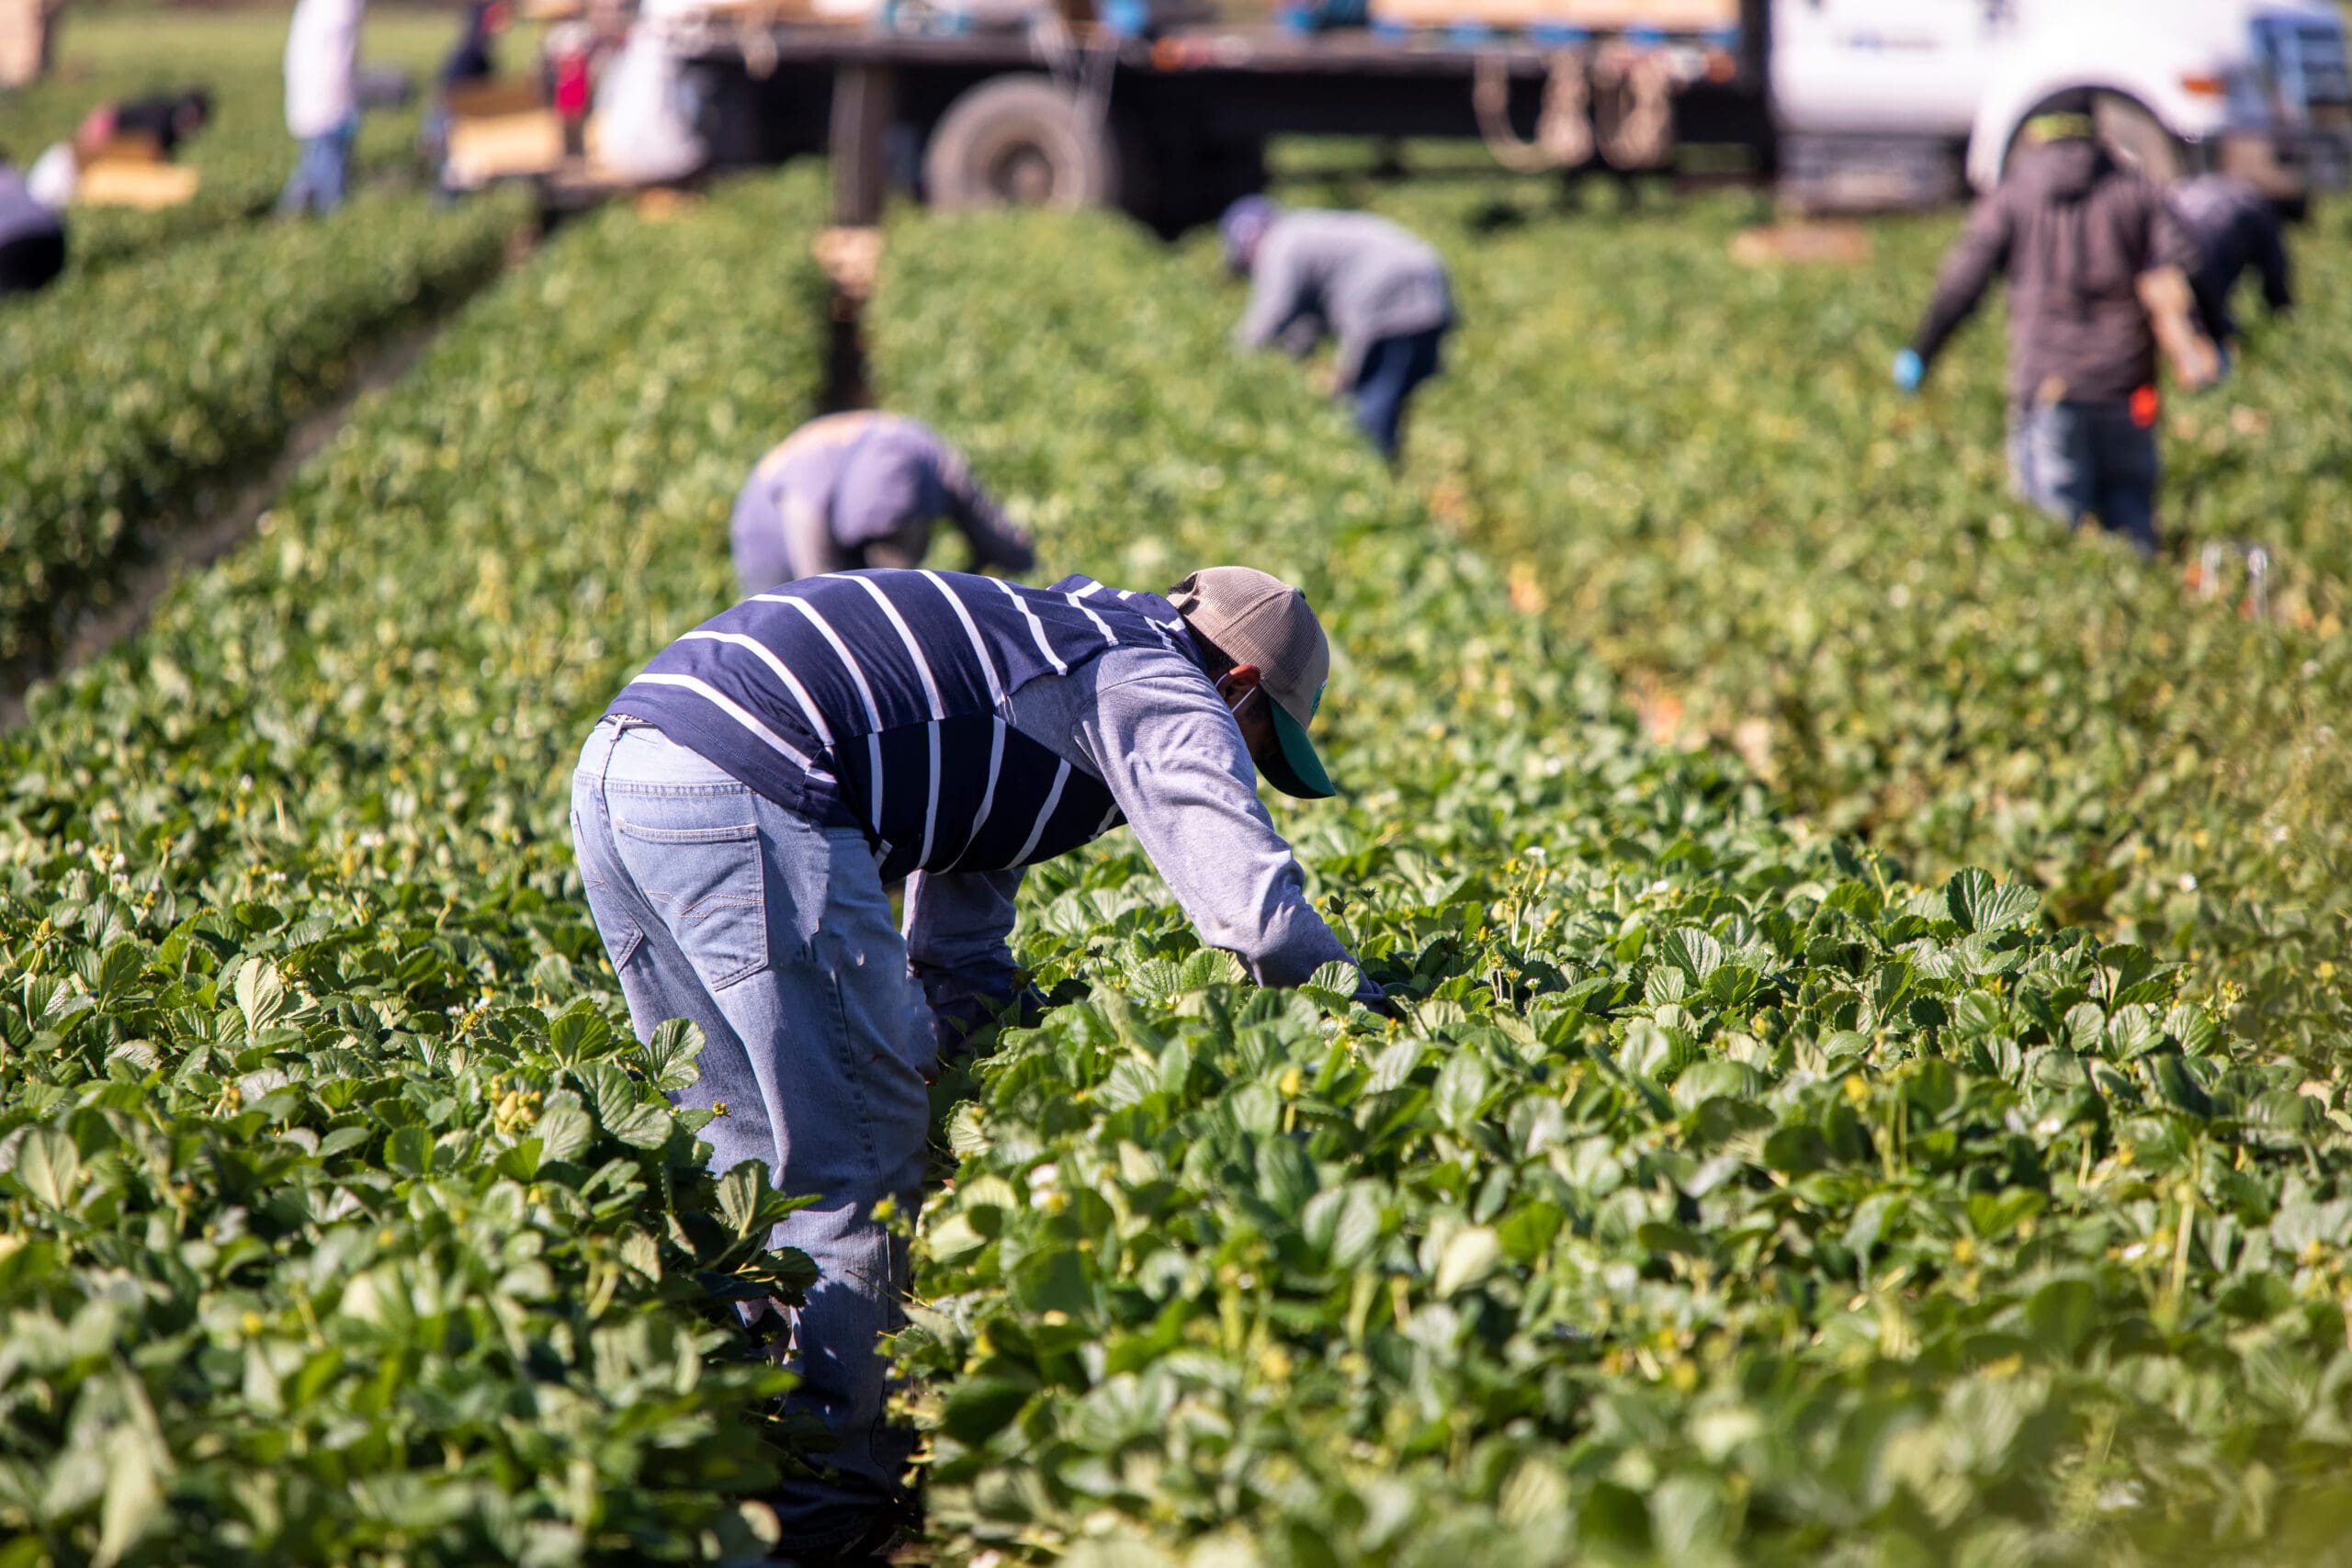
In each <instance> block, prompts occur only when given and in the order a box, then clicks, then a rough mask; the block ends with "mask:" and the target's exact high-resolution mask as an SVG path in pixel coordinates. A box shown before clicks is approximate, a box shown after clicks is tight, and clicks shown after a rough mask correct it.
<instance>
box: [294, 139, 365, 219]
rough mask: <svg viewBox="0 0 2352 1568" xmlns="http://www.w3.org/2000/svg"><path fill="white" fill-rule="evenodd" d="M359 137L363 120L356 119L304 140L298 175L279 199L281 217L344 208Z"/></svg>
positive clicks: (321, 212) (295, 164) (295, 171)
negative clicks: (354, 150) (346, 187)
mask: <svg viewBox="0 0 2352 1568" xmlns="http://www.w3.org/2000/svg"><path fill="white" fill-rule="evenodd" d="M358 135H359V117H358V116H356V115H354V116H353V117H351V118H349V119H346V120H345V121H344V122H343V123H342V124H341V125H338V126H336V127H335V128H334V130H330V131H328V132H327V133H326V134H325V135H323V136H306V137H304V138H303V139H302V152H301V156H300V157H299V158H297V159H296V160H295V163H294V173H293V175H291V176H290V177H288V180H287V182H286V189H285V190H284V191H282V192H280V193H279V195H278V197H277V210H278V214H279V216H281V217H287V218H299V217H300V216H301V215H302V214H303V213H305V212H316V213H320V214H322V215H323V214H326V213H329V212H333V211H334V209H337V208H339V207H341V206H342V205H343V197H344V190H345V186H347V185H348V184H349V183H350V179H351V144H352V142H353V141H355V140H356V139H357V137H358Z"/></svg>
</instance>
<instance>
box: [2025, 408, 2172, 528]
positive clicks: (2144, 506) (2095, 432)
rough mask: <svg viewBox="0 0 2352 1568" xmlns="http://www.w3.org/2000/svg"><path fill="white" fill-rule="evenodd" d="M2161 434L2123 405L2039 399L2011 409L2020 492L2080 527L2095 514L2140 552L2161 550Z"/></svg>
mask: <svg viewBox="0 0 2352 1568" xmlns="http://www.w3.org/2000/svg"><path fill="white" fill-rule="evenodd" d="M2158 472H2159V470H2158V466H2157V460H2156V433H2155V430H2154V427H2152V426H2149V425H2143V424H2142V423H2139V422H2138V421H2137V420H2135V419H2133V418H2132V417H2131V408H2130V407H2129V406H2128V405H2127V404H2123V403H2064V402H2061V403H2036V404H2034V405H2033V406H2031V407H2030V408H2017V409H2012V410H2011V411H2010V412H2009V473H2010V475H2011V477H2012V478H2013V479H2015V480H2016V482H2017V487H2018V494H2020V495H2022V496H2024V497H2025V499H2026V500H2027V501H2029V502H2032V503H2033V504H2034V505H2035V506H2036V507H2038V508H2040V509H2041V511H2042V512H2044V513H2048V514H2049V515H2050V516H2052V517H2055V518H2057V519H2058V520H2059V521H2060V522H2062V523H2064V524H2067V525H2070V526H2073V527H2076V528H2079V527H2081V526H2082V524H2083V519H2084V518H2086V517H2096V518H2098V522H2099V525H2100V526H2101V527H2103V528H2105V529H2106V530H2107V531H2108V532H2109V533H2111V534H2120V535H2122V536H2124V537H2125V538H2127V539H2129V540H2131V543H2132V545H2133V547H2135V548H2137V549H2138V550H2139V552H2140V553H2141V554H2142V555H2148V556H2152V555H2154V554H2155V553H2156V479H2157V477H2158Z"/></svg>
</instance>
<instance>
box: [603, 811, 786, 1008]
mask: <svg viewBox="0 0 2352 1568" xmlns="http://www.w3.org/2000/svg"><path fill="white" fill-rule="evenodd" d="M615 804H616V807H618V809H617V810H616V812H615V814H614V817H613V829H614V833H615V842H616V847H617V848H618V849H619V850H620V853H621V860H622V863H624V864H626V865H627V866H628V874H629V877H630V880H632V881H634V882H635V883H636V884H637V887H638V891H639V892H640V893H642V894H644V895H645V897H646V900H647V901H648V902H649V903H650V904H652V906H653V907H654V908H657V909H659V910H661V912H662V922H663V923H664V924H665V925H667V926H668V927H669V929H670V934H671V935H672V936H673V937H675V938H676V939H677V942H678V946H679V949H680V950H681V951H682V952H684V953H685V955H686V960H687V962H688V963H690V964H693V965H694V966H695V973H696V974H697V975H699V976H701V977H702V981H703V984H705V985H706V986H707V987H710V988H711V989H712V990H714V991H716V990H721V989H724V988H725V987H729V986H731V985H733V984H734V983H735V982H736V981H738V980H741V979H742V978H744V977H745V976H749V975H753V974H756V973H758V972H759V971H760V970H762V969H763V968H765V967H766V966H767V961H768V922H767V888H766V874H765V872H764V871H763V868H762V865H761V856H760V829H759V825H758V824H757V823H752V822H743V823H726V822H722V823H718V824H709V823H707V822H698V821H695V818H696V817H702V818H707V817H708V816H709V815H710V808H711V806H712V804H713V797H711V796H709V795H700V796H695V795H664V796H648V797H644V798H642V799H639V800H632V801H628V803H627V804H626V805H623V804H621V803H619V802H616V803H615Z"/></svg>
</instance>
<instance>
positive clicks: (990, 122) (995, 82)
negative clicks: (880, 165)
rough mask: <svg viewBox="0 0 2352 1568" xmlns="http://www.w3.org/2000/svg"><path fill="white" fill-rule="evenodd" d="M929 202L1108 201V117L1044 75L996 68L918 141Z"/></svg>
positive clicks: (1111, 147)
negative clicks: (926, 141)
mask: <svg viewBox="0 0 2352 1568" xmlns="http://www.w3.org/2000/svg"><path fill="white" fill-rule="evenodd" d="M922 177H923V188H924V192H925V194H926V195H927V196H928V197H930V200H931V205H932V206H933V207H935V208H937V209H940V210H942V211H944V212H961V211H965V210H967V209H972V208H978V207H1054V208H1061V209H1071V208H1080V207H1110V206H1114V205H1116V204H1117V202H1118V200H1119V194H1120V179H1119V149H1118V142H1117V140H1116V138H1115V137H1114V135H1113V134H1112V130H1111V127H1110V125H1109V124H1108V123H1107V122H1105V121H1104V120H1103V119H1101V118H1098V117H1096V116H1094V115H1092V114H1091V113H1089V112H1088V110H1087V107H1086V106H1085V105H1084V104H1082V103H1080V101H1079V99H1078V98H1077V97H1076V96H1073V95H1071V94H1069V93H1068V92H1065V91H1063V90H1062V89H1061V88H1059V87H1057V86H1056V85H1054V84H1053V82H1052V81H1051V80H1050V79H1048V78H1046V77H1044V76H1037V75H1027V74H1023V75H1014V76H998V77H995V78H992V79H991V80H989V81H986V82H983V83H981V84H980V85H978V86H976V87H973V88H971V89H970V90H969V91H967V92H966V93H965V94H964V96H961V97H959V98H957V99H956V101H955V102H954V103H953V104H950V105H949V106H948V107H947V112H946V114H944V116H942V117H941V118H940V121H939V125H938V128H937V129H936V130H933V132H932V133H931V145H930V146H929V147H927V148H926V149H924V152H923V159H922Z"/></svg>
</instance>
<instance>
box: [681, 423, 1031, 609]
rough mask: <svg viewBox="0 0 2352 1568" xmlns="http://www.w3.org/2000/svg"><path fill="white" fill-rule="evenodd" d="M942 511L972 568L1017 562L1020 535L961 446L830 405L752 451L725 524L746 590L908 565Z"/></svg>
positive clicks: (924, 429) (1026, 554)
mask: <svg viewBox="0 0 2352 1568" xmlns="http://www.w3.org/2000/svg"><path fill="white" fill-rule="evenodd" d="M943 517H944V518H947V519H948V520H950V521H951V522H953V523H954V524H955V525H956V526H957V527H958V528H960V529H962V530H963V532H964V536H965V537H966V538H967V539H969V540H970V541H971V544H972V555H973V570H985V569H987V568H989V567H997V568H1000V569H1001V570H1005V571H1012V572H1021V571H1027V570H1029V569H1030V568H1031V567H1033V566H1035V564H1036V559H1037V558H1036V551H1035V549H1034V548H1033V547H1031V545H1030V542H1029V536H1028V535H1027V534H1026V533H1024V532H1023V531H1022V530H1021V529H1020V528H1019V527H1018V526H1016V525H1014V524H1013V523H1012V520H1011V519H1010V518H1008V517H1006V516H1005V514H1004V513H1003V512H1002V510H1001V509H1000V508H999V507H998V506H997V504H996V502H993V501H991V500H989V497H988V495H987V493H986V492H985V491H982V490H981V489H980V487H979V486H978V484H976V483H975V482H973V479H972V471H971V469H970V468H969V467H968V466H967V464H966V463H965V461H964V457H963V455H962V454H961V453H959V452H957V451H956V448H955V447H953V446H949V445H948V444H947V443H946V441H945V440H944V439H942V437H941V436H940V434H939V433H938V432H937V431H935V430H933V429H932V428H931V426H929V425H927V424H925V423H922V421H921V420H917V419H910V418H908V417H907V416H906V415H904V414H895V413H874V412H855V413H837V414H830V415H827V416H826V417H825V418H823V419H816V420H811V421H809V423H807V424H804V425H802V426H801V427H800V428H799V429H798V430H797V431H795V432H793V434H792V436H791V438H790V439H789V440H787V441H786V442H785V443H784V444H783V445H782V446H778V447H776V448H775V450H774V451H772V452H770V453H769V454H768V455H767V456H766V457H763V458H761V459H760V466H759V467H758V468H754V469H753V470H752V477H751V478H750V479H747V480H745V481H744V484H743V488H742V490H741V492H740V493H738V494H737V496H736V497H735V513H734V516H733V518H732V520H731V521H730V522H729V530H728V531H729V536H730V538H731V541H732V544H733V547H734V551H735V572H736V576H737V577H738V578H740V579H741V581H742V584H743V587H744V589H745V591H746V592H756V591H757V590H759V589H763V588H773V587H775V585H776V584H777V583H779V582H789V581H793V580H794V579H795V578H801V577H815V576H817V575H818V574H820V573H821V572H828V571H849V570H854V569H856V568H858V567H916V566H921V565H922V560H923V557H924V555H925V554H927V553H928V552H929V550H930V548H931V530H932V525H933V524H934V523H936V522H938V521H939V519H941V518H943Z"/></svg>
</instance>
